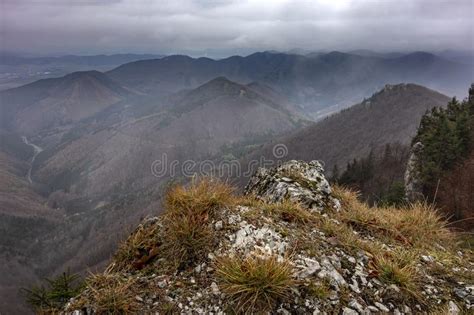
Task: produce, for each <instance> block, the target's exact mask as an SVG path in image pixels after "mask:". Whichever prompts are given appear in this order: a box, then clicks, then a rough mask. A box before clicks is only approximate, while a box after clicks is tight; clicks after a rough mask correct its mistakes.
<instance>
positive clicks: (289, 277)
mask: <svg viewBox="0 0 474 315" xmlns="http://www.w3.org/2000/svg"><path fill="white" fill-rule="evenodd" d="M216 265H217V267H216V272H217V277H218V280H219V286H220V288H221V289H222V290H223V292H224V293H226V294H227V296H228V297H229V298H230V299H231V300H232V301H233V303H234V305H235V307H236V311H237V312H238V313H245V314H254V313H264V312H268V311H270V310H272V309H273V307H274V306H275V305H276V304H277V302H278V301H282V300H287V299H288V298H290V296H291V292H292V289H293V288H295V286H296V280H294V279H293V269H292V265H291V264H290V263H289V262H288V261H282V262H280V261H278V258H277V257H275V256H272V257H268V258H256V257H249V258H245V259H242V258H237V257H223V258H220V259H219V260H218V261H217V264H216Z"/></svg>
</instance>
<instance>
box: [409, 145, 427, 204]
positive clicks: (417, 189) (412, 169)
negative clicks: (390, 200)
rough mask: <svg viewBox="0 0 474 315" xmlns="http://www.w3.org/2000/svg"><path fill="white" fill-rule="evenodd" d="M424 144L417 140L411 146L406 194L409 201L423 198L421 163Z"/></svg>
mask: <svg viewBox="0 0 474 315" xmlns="http://www.w3.org/2000/svg"><path fill="white" fill-rule="evenodd" d="M422 151H423V144H422V143H421V142H417V143H415V144H414V145H413V147H412V148H411V154H410V158H409V159H408V163H407V168H406V171H405V196H406V198H407V200H408V201H409V202H416V201H419V200H423V187H422V183H421V179H420V172H419V163H420V154H421V152H422Z"/></svg>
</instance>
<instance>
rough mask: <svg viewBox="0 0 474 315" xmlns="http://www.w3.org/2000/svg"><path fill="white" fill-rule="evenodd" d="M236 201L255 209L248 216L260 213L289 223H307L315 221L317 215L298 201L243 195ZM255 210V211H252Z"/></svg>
mask: <svg viewBox="0 0 474 315" xmlns="http://www.w3.org/2000/svg"><path fill="white" fill-rule="evenodd" d="M236 203H238V204H239V205H242V206H249V207H251V208H253V209H255V210H256V213H250V214H248V216H250V217H251V216H252V215H255V216H257V217H259V216H260V215H261V213H263V214H265V215H267V216H269V217H275V218H278V219H281V220H283V221H286V222H290V223H298V224H307V223H314V222H316V221H317V216H316V215H314V214H313V213H311V212H310V211H309V210H308V209H305V208H304V207H303V206H301V205H300V204H299V203H297V202H294V201H291V200H284V201H282V202H278V203H268V202H265V201H262V200H259V199H256V198H255V197H253V196H244V197H240V198H239V199H237V201H236ZM254 212H255V211H254Z"/></svg>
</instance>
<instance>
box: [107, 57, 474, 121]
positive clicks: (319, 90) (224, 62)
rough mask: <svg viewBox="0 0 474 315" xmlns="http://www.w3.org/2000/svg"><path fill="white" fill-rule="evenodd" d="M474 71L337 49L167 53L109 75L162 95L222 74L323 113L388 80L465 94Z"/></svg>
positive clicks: (460, 66) (447, 63)
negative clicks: (304, 52)
mask: <svg viewBox="0 0 474 315" xmlns="http://www.w3.org/2000/svg"><path fill="white" fill-rule="evenodd" d="M473 73H474V72H473V66H472V65H466V64H460V63H456V62H452V61H448V60H445V59H443V58H440V57H437V56H436V55H433V54H430V53H425V52H415V53H411V54H408V55H402V56H399V57H394V58H382V57H378V56H360V55H355V54H348V53H341V52H337V51H335V52H330V53H327V54H318V55H317V56H315V57H311V56H309V57H308V56H302V55H291V54H282V53H272V52H262V53H255V54H252V55H249V56H247V57H240V56H233V57H229V58H226V59H221V60H212V59H209V58H198V59H194V58H190V57H187V56H167V57H165V58H161V59H157V60H143V61H137V62H132V63H128V64H125V65H122V66H120V67H118V68H116V69H114V70H111V71H109V72H107V75H108V76H110V77H111V78H112V79H114V80H115V81H117V82H119V83H121V84H122V85H124V86H127V87H129V88H131V89H136V90H138V91H141V92H145V93H153V94H156V95H164V94H166V93H170V92H175V91H178V90H181V89H185V88H194V87H196V86H198V85H200V84H202V83H204V82H206V81H208V80H210V79H212V78H214V77H217V76H226V77H227V78H229V79H230V80H234V81H237V82H247V83H248V82H252V81H258V82H262V83H265V84H266V85H268V86H270V87H272V88H274V89H275V90H277V91H279V92H280V93H282V94H284V95H286V96H287V97H288V98H289V99H290V100H291V101H292V102H293V103H295V104H297V105H299V106H301V107H303V108H304V109H305V110H306V112H307V113H309V114H312V115H313V116H316V117H318V115H317V112H318V111H320V110H324V109H325V108H327V107H328V106H336V107H337V108H338V109H341V108H343V107H347V106H349V105H351V104H354V103H355V102H357V101H358V100H360V99H362V98H364V97H368V96H370V95H371V94H372V93H373V92H375V91H376V90H379V89H381V88H382V87H383V86H384V85H385V84H397V83H400V82H412V83H416V84H421V85H424V86H427V87H429V88H433V89H436V90H439V91H440V92H443V93H445V94H447V95H458V96H464V93H465V86H466V82H470V81H472V79H473Z"/></svg>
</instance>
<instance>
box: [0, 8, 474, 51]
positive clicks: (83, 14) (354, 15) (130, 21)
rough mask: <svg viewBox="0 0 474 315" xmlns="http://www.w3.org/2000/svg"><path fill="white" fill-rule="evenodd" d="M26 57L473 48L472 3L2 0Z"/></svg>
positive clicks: (8, 44)
mask: <svg viewBox="0 0 474 315" xmlns="http://www.w3.org/2000/svg"><path fill="white" fill-rule="evenodd" d="M0 3H1V4H0V5H1V7H0V9H1V13H0V17H1V20H2V21H1V22H0V23H1V28H2V32H1V42H0V43H1V46H2V47H1V48H2V50H9V51H25V52H30V53H45V54H47V53H49V54H51V53H89V54H90V53H115V52H150V53H175V52H186V51H203V50H206V49H214V50H223V51H228V52H229V53H231V52H233V51H235V52H238V51H242V50H267V49H276V50H288V49H291V48H295V47H298V48H302V49H306V50H333V49H340V50H351V49H360V48H365V49H374V50H392V51H395V50H396V51H405V50H442V49H469V50H472V49H473V45H474V44H473V43H474V35H473V19H472V13H473V10H474V7H473V6H474V5H473V1H472V0H379V1H376V0H357V1H356V0H318V1H310V0H293V1H289V0H260V1H256V0H247V1H244V0H229V1H225V0H202V1H198V0H173V1H165V0H163V1H161V0H155V1H153V0H71V1H63V0H0Z"/></svg>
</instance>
